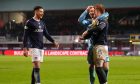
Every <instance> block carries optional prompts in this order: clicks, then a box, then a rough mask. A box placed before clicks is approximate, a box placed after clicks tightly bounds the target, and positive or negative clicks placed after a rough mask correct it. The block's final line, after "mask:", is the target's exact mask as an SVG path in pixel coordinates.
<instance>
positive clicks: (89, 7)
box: [86, 5, 94, 12]
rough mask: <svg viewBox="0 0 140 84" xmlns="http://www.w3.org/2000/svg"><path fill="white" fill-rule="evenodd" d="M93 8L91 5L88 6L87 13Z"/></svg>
mask: <svg viewBox="0 0 140 84" xmlns="http://www.w3.org/2000/svg"><path fill="white" fill-rule="evenodd" d="M93 7H94V6H92V5H91V6H88V7H87V9H86V10H87V11H88V12H89V10H90V9H91V8H93Z"/></svg>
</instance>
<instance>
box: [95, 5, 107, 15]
mask: <svg viewBox="0 0 140 84" xmlns="http://www.w3.org/2000/svg"><path fill="white" fill-rule="evenodd" d="M95 9H96V10H98V11H100V12H101V14H103V13H104V12H105V7H104V6H103V5H102V4H96V5H95Z"/></svg>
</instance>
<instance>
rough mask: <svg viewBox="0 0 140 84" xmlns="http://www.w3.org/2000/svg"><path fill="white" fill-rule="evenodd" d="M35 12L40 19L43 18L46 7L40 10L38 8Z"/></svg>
mask: <svg viewBox="0 0 140 84" xmlns="http://www.w3.org/2000/svg"><path fill="white" fill-rule="evenodd" d="M35 14H36V16H37V17H38V18H39V19H41V18H42V17H43V15H44V9H38V10H36V12H35Z"/></svg>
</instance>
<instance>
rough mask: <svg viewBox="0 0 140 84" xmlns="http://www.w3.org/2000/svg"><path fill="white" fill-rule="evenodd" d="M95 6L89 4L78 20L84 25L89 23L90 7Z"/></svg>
mask: <svg viewBox="0 0 140 84" xmlns="http://www.w3.org/2000/svg"><path fill="white" fill-rule="evenodd" d="M92 7H93V6H88V7H87V9H86V10H85V11H84V12H83V13H82V14H81V15H80V17H79V18H78V22H79V23H80V24H82V25H84V26H85V25H88V24H89V21H88V20H87V19H86V17H87V14H88V13H89V9H91V8H92Z"/></svg>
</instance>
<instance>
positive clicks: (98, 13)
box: [95, 10, 101, 18]
mask: <svg viewBox="0 0 140 84" xmlns="http://www.w3.org/2000/svg"><path fill="white" fill-rule="evenodd" d="M100 15H101V13H100V11H98V10H95V17H96V18H97V17H98V16H100Z"/></svg>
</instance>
